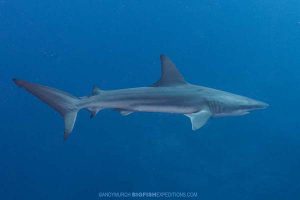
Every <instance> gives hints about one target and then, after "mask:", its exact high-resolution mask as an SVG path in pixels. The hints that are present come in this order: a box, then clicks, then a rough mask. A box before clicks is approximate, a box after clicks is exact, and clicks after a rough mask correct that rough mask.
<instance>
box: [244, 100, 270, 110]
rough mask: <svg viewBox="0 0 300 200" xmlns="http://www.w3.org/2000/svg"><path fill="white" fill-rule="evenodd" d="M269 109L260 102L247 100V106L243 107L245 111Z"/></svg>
mask: <svg viewBox="0 0 300 200" xmlns="http://www.w3.org/2000/svg"><path fill="white" fill-rule="evenodd" d="M267 107H269V104H267V103H265V102H262V101H257V100H252V99H251V100H249V101H248V103H247V105H245V107H244V108H245V109H246V110H258V109H265V108H267Z"/></svg>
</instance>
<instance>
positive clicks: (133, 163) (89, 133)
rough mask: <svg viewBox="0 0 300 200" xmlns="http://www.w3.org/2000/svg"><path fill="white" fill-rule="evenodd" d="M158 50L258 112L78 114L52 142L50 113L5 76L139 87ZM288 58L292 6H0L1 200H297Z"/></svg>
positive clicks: (291, 60) (297, 24)
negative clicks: (197, 118) (66, 134)
mask: <svg viewBox="0 0 300 200" xmlns="http://www.w3.org/2000/svg"><path fill="white" fill-rule="evenodd" d="M161 53H164V54H166V55H168V56H170V58H171V59H172V60H173V61H174V62H175V63H176V64H177V66H178V68H179V69H180V70H181V72H182V73H183V74H184V76H185V79H186V80H188V81H189V82H191V83H195V84H199V85H203V86H208V87H212V88H217V89H221V90H225V91H229V92H233V93H236V94H241V95H244V96H248V97H251V98H254V99H258V100H262V101H265V102H267V103H268V104H270V107H269V108H268V109H265V110H259V111H255V112H252V113H251V114H249V115H246V116H241V117H226V118H219V119H212V120H210V121H209V122H208V123H207V124H206V125H205V126H204V127H203V128H202V129H200V130H199V131H197V132H193V131H192V130H191V125H190V122H189V120H188V118H186V117H184V116H181V115H170V114H157V113H135V114H133V115H130V116H127V117H123V116H121V115H120V114H119V113H117V112H114V111H109V110H105V111H102V112H100V113H99V114H98V115H97V117H96V118H95V119H93V120H90V119H89V113H88V112H86V111H82V112H80V114H79V116H78V119H77V123H76V125H75V126H76V127H75V129H74V131H73V134H72V135H71V136H70V138H69V140H68V141H66V142H63V120H62V119H61V118H60V116H59V115H58V114H57V113H56V112H54V111H53V110H52V109H50V108H49V107H48V106H46V105H45V104H43V103H41V102H40V101H39V100H37V99H36V98H34V97H33V96H31V95H29V94H28V93H26V92H24V91H23V90H21V89H19V88H18V87H16V86H15V85H14V84H13V82H12V81H11V79H12V78H14V77H17V78H22V79H25V80H29V81H32V82H37V83H41V84H45V85H49V86H52V87H55V88H59V89H62V90H64V91H68V92H70V93H72V94H74V95H76V96H84V95H89V94H90V93H91V91H92V87H93V85H98V86H99V87H101V88H102V89H107V90H109V89H117V88H127V87H138V86H148V85H151V84H152V83H153V82H155V81H156V80H157V79H158V78H159V76H160V62H159V55H160V54H161ZM299 56H300V1H299V0H287V1H284V0H252V1H240V0H227V1H221V0H190V1H187V0H186V1H184V0H172V1H171V0H160V1H158V0H148V1H142V0H140V1H138V0H127V1H125V0H86V1H83V0H64V1H63V0H43V1H41V0H27V1H23V0H0V96H1V98H0V110H1V114H0V124H1V125H0V199H3V200H10V199H17V200H20V199H30V200H34V199H39V200H40V199H51V200H53V199H57V200H58V199H72V200H77V199H80V200H81V199H104V198H100V197H98V195H99V194H100V195H101V194H103V193H105V192H128V193H131V192H157V193H159V192H179V193H184V192H196V193H197V198H190V199H201V200H215V199H216V200H218V199H223V200H254V199H255V200H256V199H257V200H267V199H270V200H277V199H278V200H285V199H295V200H297V199H300V120H299V111H300V109H299V103H300V58H299ZM160 194H161V193H160ZM110 199H112V198H110ZM116 199H123V198H116ZM127 199H132V198H127ZM135 199H137V198H135ZM152 199H174V198H163V197H161V198H152ZM177 199H179V197H178V198H177ZM181 199H183V198H181Z"/></svg>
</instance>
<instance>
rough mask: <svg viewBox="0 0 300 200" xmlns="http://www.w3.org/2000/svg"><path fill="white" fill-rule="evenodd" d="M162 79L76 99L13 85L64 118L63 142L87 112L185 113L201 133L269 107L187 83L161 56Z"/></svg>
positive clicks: (55, 91) (27, 84) (28, 84)
mask: <svg viewBox="0 0 300 200" xmlns="http://www.w3.org/2000/svg"><path fill="white" fill-rule="evenodd" d="M160 61H161V77H160V79H159V80H158V81H156V82H155V83H154V84H152V85H150V86H148V87H136V88H126V89H117V90H102V89H100V88H99V87H97V86H94V88H93V90H92V94H90V95H88V96H83V97H75V96H73V95H71V94H69V93H67V92H64V91H61V90H58V89H55V88H51V87H48V86H44V85H40V84H36V83H31V82H27V81H25V80H20V79H13V81H14V83H15V84H16V85H17V86H19V87H21V88H24V89H25V90H27V91H28V92H29V93H31V94H32V95H34V96H36V97H37V98H38V99H40V100H41V101H43V102H44V103H46V104H48V105H49V106H50V107H52V108H53V109H54V110H56V111H57V112H58V113H59V114H60V115H61V116H62V117H63V119H64V140H66V139H67V138H68V137H69V136H70V134H71V132H72V131H73V128H74V124H75V121H76V118H77V113H78V111H79V110H81V109H86V110H88V111H89V112H90V113H91V118H93V117H95V116H96V114H97V113H98V112H99V111H101V110H103V109H114V110H116V111H118V112H120V113H121V114H122V115H124V116H127V115H130V114H132V113H134V112H158V113H172V114H182V115H185V116H186V117H188V118H189V119H190V121H191V124H192V130H198V129H200V128H201V127H202V126H204V125H205V124H206V122H207V121H208V120H209V119H210V118H212V117H225V116H241V115H246V114H248V113H249V112H250V111H253V110H258V109H264V108H267V107H268V104H267V103H265V102H262V101H257V100H254V99H251V98H248V97H244V96H240V95H237V94H233V93H229V92H225V91H221V90H217V89H213V88H208V87H204V86H199V85H194V84H191V83H189V82H187V81H186V80H185V79H184V77H183V75H182V74H181V73H180V71H179V70H178V68H177V67H176V65H175V64H174V63H173V62H172V61H171V59H170V58H169V57H167V56H165V55H161V56H160Z"/></svg>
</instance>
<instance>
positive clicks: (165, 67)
mask: <svg viewBox="0 0 300 200" xmlns="http://www.w3.org/2000/svg"><path fill="white" fill-rule="evenodd" d="M160 61H161V78H160V79H159V80H158V81H157V82H156V83H154V85H153V86H154V87H164V86H176V85H183V84H187V82H186V81H185V80H184V78H183V76H182V75H181V73H180V72H179V71H178V69H177V68H176V66H175V64H174V63H173V62H172V61H171V60H170V58H168V57H167V56H165V55H160Z"/></svg>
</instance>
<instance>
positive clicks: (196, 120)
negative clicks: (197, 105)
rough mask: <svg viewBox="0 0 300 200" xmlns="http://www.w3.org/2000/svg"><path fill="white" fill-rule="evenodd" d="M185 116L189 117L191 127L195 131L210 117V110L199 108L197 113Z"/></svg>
mask: <svg viewBox="0 0 300 200" xmlns="http://www.w3.org/2000/svg"><path fill="white" fill-rule="evenodd" d="M185 116H187V117H189V118H190V120H191V122H192V129H193V131H195V130H198V129H199V128H201V127H202V126H204V125H205V124H206V122H207V120H208V119H209V118H210V117H211V112H210V111H209V110H201V111H199V112H197V113H192V114H186V115H185Z"/></svg>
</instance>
